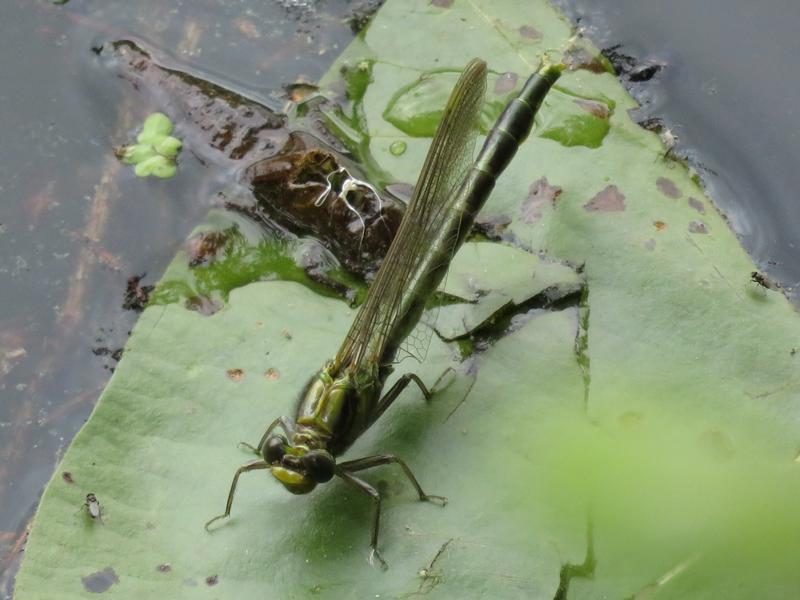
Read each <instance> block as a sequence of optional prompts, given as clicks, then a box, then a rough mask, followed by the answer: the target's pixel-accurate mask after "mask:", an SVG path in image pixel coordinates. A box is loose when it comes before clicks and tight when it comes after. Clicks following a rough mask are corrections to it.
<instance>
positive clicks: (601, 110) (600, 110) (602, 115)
mask: <svg viewBox="0 0 800 600" xmlns="http://www.w3.org/2000/svg"><path fill="white" fill-rule="evenodd" d="M574 102H575V104H577V105H578V106H580V107H581V108H582V109H583V110H585V111H586V112H588V113H589V114H590V115H594V116H595V117H597V118H598V119H607V118H608V116H609V115H610V114H611V111H610V110H609V109H608V106H607V105H605V104H603V103H602V102H595V101H594V100H583V99H580V98H578V99H576V100H574Z"/></svg>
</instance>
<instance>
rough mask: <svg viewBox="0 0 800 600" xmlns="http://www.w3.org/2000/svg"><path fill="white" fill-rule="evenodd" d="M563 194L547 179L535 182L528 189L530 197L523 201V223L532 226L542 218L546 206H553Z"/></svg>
mask: <svg viewBox="0 0 800 600" xmlns="http://www.w3.org/2000/svg"><path fill="white" fill-rule="evenodd" d="M560 194H561V188H560V187H558V186H557V185H550V184H549V183H548V182H547V177H542V178H541V179H539V180H538V181H534V182H533V183H532V184H531V186H530V188H528V197H527V198H525V200H523V201H522V205H521V206H520V213H521V218H522V222H523V223H527V224H528V225H531V224H533V223H536V222H537V221H538V220H539V219H541V218H542V211H543V210H544V207H545V206H546V205H548V204H549V205H553V204H555V202H556V198H558V196H559V195H560Z"/></svg>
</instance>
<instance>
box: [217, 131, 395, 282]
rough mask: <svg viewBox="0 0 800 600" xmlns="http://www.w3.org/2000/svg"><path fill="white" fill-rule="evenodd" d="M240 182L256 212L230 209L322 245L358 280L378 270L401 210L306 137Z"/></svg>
mask: <svg viewBox="0 0 800 600" xmlns="http://www.w3.org/2000/svg"><path fill="white" fill-rule="evenodd" d="M245 177H246V179H247V180H248V181H249V183H250V185H251V187H252V190H253V194H254V196H255V197H256V200H257V206H256V207H255V208H253V207H249V206H242V205H237V204H231V203H229V204H228V207H229V208H232V209H234V210H238V211H240V212H242V213H243V214H245V215H247V216H248V217H250V218H252V219H253V220H255V221H261V222H266V221H269V222H272V223H277V224H278V225H280V226H281V227H283V228H284V229H286V230H288V231H290V232H291V233H293V234H294V235H298V236H313V237H314V238H316V239H318V240H321V241H322V242H323V244H324V246H325V247H326V248H328V249H329V250H330V251H331V252H332V253H333V254H334V256H335V257H336V258H337V260H338V261H339V262H340V263H341V264H342V266H343V267H344V268H345V269H346V270H347V271H349V272H351V273H355V274H359V275H362V276H363V275H366V274H368V273H372V272H374V271H376V270H377V268H378V266H379V265H380V263H381V261H382V260H383V256H384V254H385V252H386V249H387V248H388V247H389V245H390V243H391V241H392V239H394V235H395V233H396V231H397V229H398V227H399V226H400V221H401V220H402V217H403V212H404V210H405V206H404V205H403V204H402V203H401V202H399V201H398V200H395V199H394V198H391V197H389V196H385V197H383V198H381V196H379V195H378V193H377V191H376V190H375V189H374V188H372V186H370V185H369V184H366V183H365V182H364V181H363V180H362V176H361V174H360V172H359V170H358V169H357V167H356V166H355V165H353V164H352V163H350V162H349V161H346V159H344V158H343V157H341V156H339V155H338V154H337V153H335V152H334V151H333V150H332V149H329V148H327V147H326V146H325V144H324V143H323V142H321V141H320V140H318V139H316V138H314V137H312V136H310V135H307V134H301V133H292V134H291V136H290V139H289V142H288V143H287V144H286V146H285V147H284V148H283V149H282V150H281V152H280V153H278V154H277V155H276V156H274V157H271V158H268V159H265V160H262V161H259V162H257V163H255V164H253V165H251V166H250V167H249V168H248V169H247V171H246V174H245Z"/></svg>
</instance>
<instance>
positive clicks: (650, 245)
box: [644, 238, 656, 252]
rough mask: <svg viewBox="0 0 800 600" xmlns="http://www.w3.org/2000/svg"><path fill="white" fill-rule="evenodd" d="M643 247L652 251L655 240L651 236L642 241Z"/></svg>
mask: <svg viewBox="0 0 800 600" xmlns="http://www.w3.org/2000/svg"><path fill="white" fill-rule="evenodd" d="M644 249H645V250H649V251H650V252H652V251H653V250H655V249H656V241H655V240H654V239H653V238H650V239H649V240H646V241H645V243H644Z"/></svg>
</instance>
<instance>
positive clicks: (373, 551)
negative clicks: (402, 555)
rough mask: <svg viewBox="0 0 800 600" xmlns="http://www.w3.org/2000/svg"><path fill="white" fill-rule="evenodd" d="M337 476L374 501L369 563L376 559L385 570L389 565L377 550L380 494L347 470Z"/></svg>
mask: <svg viewBox="0 0 800 600" xmlns="http://www.w3.org/2000/svg"><path fill="white" fill-rule="evenodd" d="M339 476H340V477H341V478H342V479H344V480H345V481H346V482H347V483H349V484H350V485H352V486H353V487H354V488H356V489H357V490H359V491H361V492H364V493H365V494H366V495H367V496H369V497H370V498H372V501H373V502H374V503H375V513H374V516H373V517H372V539H371V540H370V543H369V564H371V565H374V564H375V560H376V559H377V560H378V561H379V562H380V567H381V569H383V570H384V571H385V570H386V569H387V568H388V567H389V565H387V564H386V561H385V560H384V559H383V556H381V553H380V551H379V550H378V532H379V531H380V527H381V494H380V492H378V490H376V489H375V488H374V487H372V486H371V485H370V484H368V483H367V482H366V481H364V480H363V479H359V478H358V477H355V476H353V475H351V474H350V473H348V472H347V471H341V472H340V473H339Z"/></svg>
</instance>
